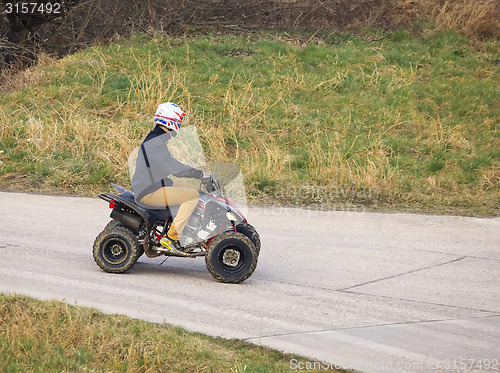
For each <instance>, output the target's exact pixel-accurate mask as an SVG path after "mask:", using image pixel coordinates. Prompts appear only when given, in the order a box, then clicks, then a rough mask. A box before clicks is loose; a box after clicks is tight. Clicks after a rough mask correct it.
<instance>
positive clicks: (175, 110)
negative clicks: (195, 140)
mask: <svg viewBox="0 0 500 373" xmlns="http://www.w3.org/2000/svg"><path fill="white" fill-rule="evenodd" d="M185 115H187V114H186V113H184V112H183V111H182V110H181V108H180V107H178V106H177V105H176V104H174V103H172V102H165V103H163V104H161V105H160V106H158V109H156V113H155V124H159V125H160V126H164V127H167V128H168V129H170V130H172V131H174V133H175V135H177V134H178V133H179V131H180V130H181V123H182V118H184V116H185Z"/></svg>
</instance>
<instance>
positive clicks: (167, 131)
mask: <svg viewBox="0 0 500 373" xmlns="http://www.w3.org/2000/svg"><path fill="white" fill-rule="evenodd" d="M185 115H186V113H184V112H183V111H182V110H181V109H180V108H179V107H178V106H177V105H175V104H174V103H172V102H166V103H163V104H161V105H159V106H158V109H157V110H156V113H155V116H154V123H155V127H154V129H153V130H152V131H151V132H149V134H148V135H147V136H146V138H145V139H144V141H143V143H142V144H141V146H140V148H139V153H138V155H137V160H136V168H135V173H134V176H133V178H132V190H133V191H134V195H135V200H136V202H138V203H140V204H144V205H147V207H148V208H152V207H153V208H154V207H156V208H162V207H165V206H172V205H179V204H180V207H179V211H178V212H177V215H176V216H175V218H174V221H173V222H172V225H171V226H170V229H169V230H168V232H167V233H166V234H165V236H164V237H163V238H162V239H161V240H160V243H161V245H162V246H163V247H164V248H165V249H166V250H168V251H170V252H176V251H182V250H181V246H180V244H179V239H180V236H181V234H182V231H183V229H184V227H185V226H186V224H187V221H188V219H189V217H190V216H191V213H192V212H193V211H194V209H195V208H196V205H197V204H198V198H199V194H198V189H197V188H196V187H195V186H194V185H191V184H188V183H180V182H175V183H174V182H173V181H172V180H171V179H170V178H169V176H170V175H175V176H178V177H190V178H196V179H201V178H202V177H203V172H202V171H200V170H197V169H195V168H192V167H189V166H187V165H185V164H183V163H181V162H179V161H178V160H177V159H175V158H174V157H173V156H172V154H171V153H170V151H169V150H168V147H167V142H168V141H169V140H170V139H171V138H173V137H175V136H176V135H177V134H178V133H179V131H180V129H181V124H182V119H183V118H184V116H185Z"/></svg>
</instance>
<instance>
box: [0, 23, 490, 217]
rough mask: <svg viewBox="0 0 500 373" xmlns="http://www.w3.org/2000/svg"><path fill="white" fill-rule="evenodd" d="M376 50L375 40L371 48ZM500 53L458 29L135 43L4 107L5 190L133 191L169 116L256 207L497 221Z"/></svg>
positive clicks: (42, 82) (28, 87)
mask: <svg viewBox="0 0 500 373" xmlns="http://www.w3.org/2000/svg"><path fill="white" fill-rule="evenodd" d="M368 37H369V38H370V42H367V41H366V39H367V38H368ZM499 46H500V44H499V41H498V40H489V41H484V42H479V41H477V40H472V39H467V38H466V37H464V36H461V35H459V34H457V33H454V32H450V31H443V32H441V31H439V32H427V33H425V32H424V33H423V35H421V36H419V37H417V36H414V35H411V34H410V33H408V32H406V31H396V32H392V33H389V34H379V33H377V32H374V31H370V30H366V32H365V38H361V37H360V36H356V35H351V34H342V35H337V34H330V35H322V36H319V35H318V34H316V35H288V34H280V35H276V34H262V33H258V34H252V35H249V36H241V35H239V36H237V35H213V36H207V35H205V36H202V37H193V38H187V39H186V38H168V37H164V36H162V35H156V36H154V37H149V36H141V35H136V36H134V37H132V38H130V39H126V40H117V41H115V42H114V43H111V44H109V45H107V46H96V47H92V48H89V49H87V50H84V51H81V52H79V53H77V54H75V55H72V56H69V57H66V58H64V59H61V60H58V61H46V62H45V63H42V64H41V65H40V66H37V67H36V68H33V69H30V70H28V71H26V72H24V73H23V75H22V79H23V80H24V83H23V85H22V86H20V87H18V89H15V90H13V91H11V92H10V93H3V94H0V125H1V127H0V149H2V150H6V154H5V155H4V156H3V162H4V164H3V165H2V166H0V187H2V188H7V189H22V190H28V191H41V192H48V193H54V192H65V193H76V194H84V195H88V194H92V195H93V194H95V192H96V191H97V190H102V189H107V188H108V185H109V182H118V183H122V184H128V175H127V166H126V162H127V156H128V154H129V152H130V151H131V149H133V148H134V147H135V146H137V145H138V144H139V143H140V141H141V139H142V138H143V137H144V135H145V134H146V133H147V131H148V130H149V129H150V128H151V122H152V119H151V117H152V113H154V111H155V108H156V106H157V104H158V103H160V102H164V101H168V100H172V101H175V102H177V103H178V104H179V105H180V106H181V107H182V108H183V109H185V111H187V112H189V113H190V119H189V120H190V121H191V123H195V124H196V125H197V126H198V128H199V129H200V131H201V136H202V139H201V140H202V144H203V146H204V148H205V151H206V153H207V157H208V158H209V160H215V161H222V160H231V161H235V162H237V163H238V164H239V165H240V166H241V168H242V170H243V172H244V176H245V181H246V185H247V189H248V191H249V193H250V195H251V197H252V198H253V201H254V202H256V203H262V202H270V203H281V204H287V205H314V206H317V207H319V208H336V209H339V208H340V209H349V208H350V206H353V207H356V206H358V207H359V206H362V207H363V208H370V209H386V210H387V209H389V210H398V211H424V212H432V213H454V214H463V215H496V214H498V213H499V206H500V157H499V149H500V139H499V136H498V124H499V118H500V105H499V102H498V97H499V96H500V86H499V85H498V81H500V69H499V65H498V61H499V60H500V48H499Z"/></svg>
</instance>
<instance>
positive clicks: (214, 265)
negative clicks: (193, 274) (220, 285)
mask: <svg viewBox="0 0 500 373" xmlns="http://www.w3.org/2000/svg"><path fill="white" fill-rule="evenodd" d="M257 257H258V255H257V251H256V249H255V246H254V244H253V242H252V241H251V240H250V239H249V238H248V237H247V236H245V235H244V234H242V233H238V232H224V233H222V234H220V235H219V236H217V237H215V238H214V239H213V240H212V242H210V245H209V246H208V251H207V255H206V256H205V262H206V264H207V269H208V271H209V272H210V273H211V275H212V276H213V277H214V278H215V279H217V280H219V281H221V282H228V283H233V284H237V283H240V282H242V281H245V280H246V279H247V278H248V277H250V276H251V275H252V273H253V272H254V270H255V267H257Z"/></svg>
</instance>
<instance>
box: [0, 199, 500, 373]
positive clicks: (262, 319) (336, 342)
mask: <svg viewBox="0 0 500 373" xmlns="http://www.w3.org/2000/svg"><path fill="white" fill-rule="evenodd" d="M108 216H109V210H108V207H107V205H106V203H105V202H103V201H101V200H99V199H92V198H77V197H75V198H73V197H50V196H39V195H30V194H22V193H0V253H1V254H2V255H1V256H0V291H2V292H12V293H22V294H27V295H31V296H35V297H38V298H42V299H60V300H64V301H66V302H68V303H72V304H74V303H76V304H78V305H85V306H93V307H96V308H99V309H101V310H103V311H105V312H108V313H121V314H126V315H128V316H131V317H134V318H140V319H144V320H150V321H154V322H166V323H170V324H175V325H180V326H184V327H186V328H187V329H189V330H193V331H198V332H203V333H207V334H210V335H216V336H223V337H228V338H240V339H246V340H248V341H250V342H253V343H256V344H262V345H266V346H271V347H275V348H278V349H282V350H285V351H290V352H295V353H298V354H302V355H306V356H309V357H312V358H316V359H318V360H319V361H322V364H321V367H322V368H325V370H327V369H326V368H329V367H330V366H331V365H330V364H337V365H339V366H344V367H350V368H356V369H358V370H361V371H365V372H393V371H394V372H396V371H397V372H402V371H407V372H438V371H439V372H443V371H446V372H452V371H453V372H455V371H464V372H465V371H466V369H463V368H465V367H467V368H471V369H470V370H468V371H484V370H485V367H486V366H487V365H490V366H493V367H495V366H496V368H497V369H498V370H500V362H498V360H500V352H499V351H500V348H499V346H500V219H499V218H496V219H477V218H466V217H452V216H426V215H410V214H382V213H362V212H360V211H358V212H350V213H346V212H316V211H304V210H300V209H281V208H254V209H251V210H250V214H249V220H250V221H251V223H253V224H254V225H255V226H256V228H257V230H258V231H259V232H260V234H261V238H262V251H261V255H260V258H259V264H258V266H257V270H256V271H255V273H254V274H253V276H252V277H250V278H249V279H248V280H247V281H245V282H244V283H242V284H240V285H230V284H222V283H219V282H217V281H215V280H214V279H213V278H212V277H211V276H210V274H209V273H208V271H207V270H206V268H205V262H204V259H203V258H197V259H189V258H170V259H168V260H167V261H166V263H165V264H163V265H161V266H160V265H159V264H160V263H161V261H162V258H156V259H148V258H145V257H141V259H139V262H138V264H137V265H136V266H135V267H134V268H133V269H132V270H131V271H129V272H127V273H126V274H120V275H113V274H107V273H105V272H103V271H101V270H100V269H99V268H98V267H97V266H96V265H95V263H94V261H93V258H92V253H91V249H92V243H93V240H94V238H95V236H96V235H97V234H98V233H99V232H100V231H101V229H102V228H103V227H104V225H105V224H106V223H107V222H108V221H109V217H108ZM472 359H474V360H472ZM495 359H496V362H495ZM495 364H496V365H495ZM290 368H291V369H294V370H299V369H300V368H306V366H304V365H302V362H301V361H300V360H298V361H292V362H291V364H290ZM491 371H494V370H491Z"/></svg>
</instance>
